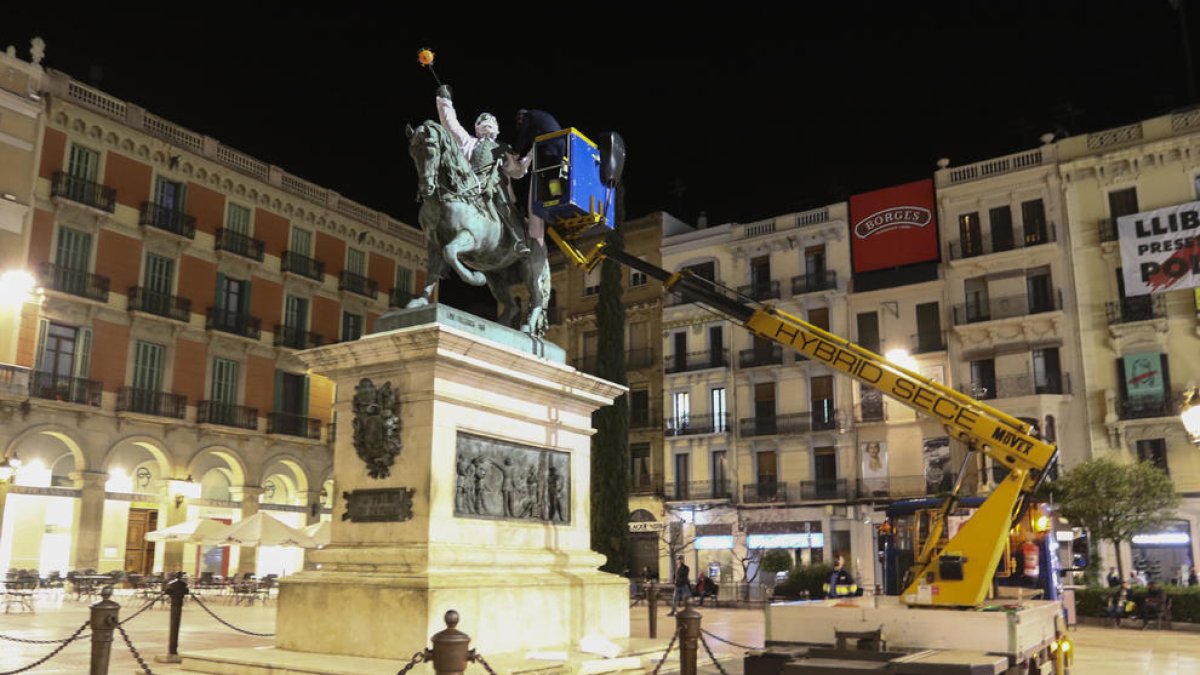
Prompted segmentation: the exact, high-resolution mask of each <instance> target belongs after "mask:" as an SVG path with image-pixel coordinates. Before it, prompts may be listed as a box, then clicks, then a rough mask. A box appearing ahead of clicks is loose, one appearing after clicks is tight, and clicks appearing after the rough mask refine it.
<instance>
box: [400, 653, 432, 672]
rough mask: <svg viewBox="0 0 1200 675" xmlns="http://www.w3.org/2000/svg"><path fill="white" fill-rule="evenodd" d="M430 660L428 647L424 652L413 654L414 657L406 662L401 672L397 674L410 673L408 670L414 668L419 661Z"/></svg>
mask: <svg viewBox="0 0 1200 675" xmlns="http://www.w3.org/2000/svg"><path fill="white" fill-rule="evenodd" d="M428 660H429V650H428V649H426V650H425V651H423V652H417V653H416V654H413V657H412V658H411V659H409V661H408V663H406V664H404V667H403V668H401V669H400V672H398V673H396V675H406V674H407V673H408V671H410V670H412V669H413V666H415V665H417V664H418V663H424V662H426V661H428Z"/></svg>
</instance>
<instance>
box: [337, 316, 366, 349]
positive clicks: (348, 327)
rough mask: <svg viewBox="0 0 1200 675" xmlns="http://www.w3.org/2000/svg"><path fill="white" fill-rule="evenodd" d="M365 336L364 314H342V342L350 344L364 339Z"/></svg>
mask: <svg viewBox="0 0 1200 675" xmlns="http://www.w3.org/2000/svg"><path fill="white" fill-rule="evenodd" d="M362 334H363V317H362V314H352V313H350V312H342V342H350V341H351V340H357V339H358V338H360V337H362Z"/></svg>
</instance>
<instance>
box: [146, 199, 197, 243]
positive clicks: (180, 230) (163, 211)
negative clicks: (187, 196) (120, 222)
mask: <svg viewBox="0 0 1200 675" xmlns="http://www.w3.org/2000/svg"><path fill="white" fill-rule="evenodd" d="M138 225H149V226H150V227H153V228H155V229H159V230H162V231H164V232H170V233H171V234H174V235H177V236H180V237H185V238H187V239H195V238H196V217H195V216H189V215H188V214H186V213H184V212H182V211H176V210H175V209H172V208H170V207H167V206H163V205H162V204H155V203H154V202H142V208H141V209H140V210H139V211H138Z"/></svg>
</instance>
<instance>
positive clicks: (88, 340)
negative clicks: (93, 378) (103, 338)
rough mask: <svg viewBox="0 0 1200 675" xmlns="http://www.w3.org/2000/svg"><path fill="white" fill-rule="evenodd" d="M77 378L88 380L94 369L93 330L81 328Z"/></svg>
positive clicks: (78, 344) (76, 367) (76, 362)
mask: <svg viewBox="0 0 1200 675" xmlns="http://www.w3.org/2000/svg"><path fill="white" fill-rule="evenodd" d="M75 349H76V359H75V373H74V375H75V377H80V378H83V379H88V375H89V374H90V373H91V367H92V329H91V328H80V329H79V341H78V343H77V346H76V348H75Z"/></svg>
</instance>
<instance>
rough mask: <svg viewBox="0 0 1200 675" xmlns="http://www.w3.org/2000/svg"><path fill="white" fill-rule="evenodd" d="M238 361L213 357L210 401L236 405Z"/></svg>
mask: <svg viewBox="0 0 1200 675" xmlns="http://www.w3.org/2000/svg"><path fill="white" fill-rule="evenodd" d="M237 393H238V363H237V361H231V360H229V359H213V372H212V401H213V403H220V404H224V405H237Z"/></svg>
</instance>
